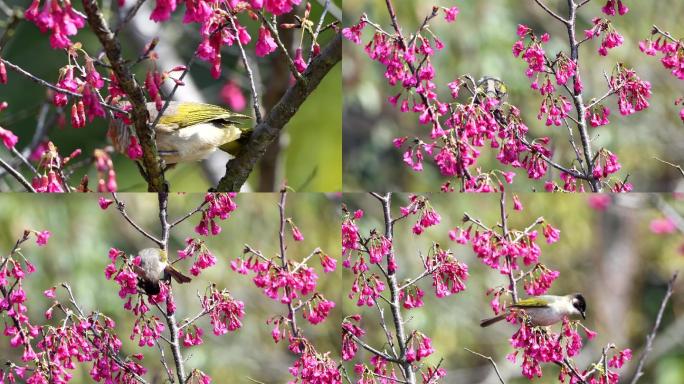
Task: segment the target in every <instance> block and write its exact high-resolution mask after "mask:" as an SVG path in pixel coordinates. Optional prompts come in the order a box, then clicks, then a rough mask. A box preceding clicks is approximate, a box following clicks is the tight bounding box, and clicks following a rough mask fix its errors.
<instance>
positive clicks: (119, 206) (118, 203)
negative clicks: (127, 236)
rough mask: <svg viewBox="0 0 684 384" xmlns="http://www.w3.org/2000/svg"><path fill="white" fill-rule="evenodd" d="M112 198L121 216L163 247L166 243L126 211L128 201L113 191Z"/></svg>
mask: <svg viewBox="0 0 684 384" xmlns="http://www.w3.org/2000/svg"><path fill="white" fill-rule="evenodd" d="M112 198H113V199H114V202H115V204H116V209H117V210H119V212H120V213H121V216H123V218H124V219H126V221H128V223H129V224H130V225H131V226H132V227H133V228H135V229H136V230H137V231H138V232H140V234H142V235H143V236H145V237H147V238H148V239H150V240H152V241H153V242H154V243H155V244H157V245H158V246H159V247H160V248H163V245H164V243H163V242H162V241H161V240H159V239H157V238H156V237H155V236H153V235H151V234H150V233H148V232H147V231H145V230H144V229H143V228H142V227H141V226H139V225H138V224H137V223H136V222H135V221H133V219H132V218H131V217H130V216H128V212H126V203H124V202H123V201H121V200H119V197H118V196H117V194H116V192H112Z"/></svg>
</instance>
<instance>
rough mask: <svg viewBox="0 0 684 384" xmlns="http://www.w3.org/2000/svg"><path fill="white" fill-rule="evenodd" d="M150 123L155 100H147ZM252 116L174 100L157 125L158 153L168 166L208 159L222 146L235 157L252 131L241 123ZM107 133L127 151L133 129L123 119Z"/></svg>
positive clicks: (207, 105) (115, 145)
mask: <svg viewBox="0 0 684 384" xmlns="http://www.w3.org/2000/svg"><path fill="white" fill-rule="evenodd" d="M147 110H148V112H149V114H150V123H152V122H154V121H155V120H156V118H157V116H158V113H159V112H158V111H157V108H156V107H155V104H154V103H147ZM250 119H251V117H249V116H247V115H242V114H239V113H235V112H233V111H231V110H229V109H227V108H223V107H220V106H217V105H212V104H203V103H193V102H186V101H172V102H170V103H169V106H168V108H166V110H165V111H164V114H163V115H162V117H161V118H160V119H159V122H158V123H157V125H156V126H155V128H154V131H155V137H156V141H157V150H158V151H159V156H161V158H162V159H163V160H164V162H165V163H166V165H169V166H171V165H174V164H177V163H183V162H193V161H200V160H204V159H206V158H207V157H208V156H209V155H211V154H212V153H214V152H215V151H216V150H217V149H220V150H222V151H224V152H226V153H228V154H229V155H230V158H231V159H232V158H234V157H235V156H237V155H238V153H240V151H241V149H242V147H243V145H244V144H245V143H246V142H247V140H248V139H249V136H250V135H251V133H252V127H251V125H250V126H243V125H242V124H243V123H244V122H246V121H248V120H250ZM107 136H108V137H109V138H110V139H111V141H112V144H113V145H114V148H115V149H116V150H117V151H119V152H121V153H126V151H127V150H128V147H129V144H130V138H131V129H129V127H128V126H127V125H125V124H124V123H123V122H122V121H121V120H114V122H113V123H112V124H110V127H109V132H108V133H107Z"/></svg>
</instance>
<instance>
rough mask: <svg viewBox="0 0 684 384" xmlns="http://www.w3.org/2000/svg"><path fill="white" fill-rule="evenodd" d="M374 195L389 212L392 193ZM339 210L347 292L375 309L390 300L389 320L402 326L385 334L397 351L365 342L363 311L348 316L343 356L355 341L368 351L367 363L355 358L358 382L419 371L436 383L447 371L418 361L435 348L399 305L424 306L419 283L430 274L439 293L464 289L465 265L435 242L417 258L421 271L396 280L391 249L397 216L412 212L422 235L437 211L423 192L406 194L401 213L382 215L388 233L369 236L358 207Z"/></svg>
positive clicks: (350, 355) (351, 354)
mask: <svg viewBox="0 0 684 384" xmlns="http://www.w3.org/2000/svg"><path fill="white" fill-rule="evenodd" d="M374 196H375V197H376V198H377V199H379V200H380V201H381V203H382V206H383V209H384V210H385V214H386V215H391V194H388V195H385V196H384V197H383V196H380V195H374ZM343 213H344V217H343V220H342V224H341V228H342V257H343V262H342V265H343V266H344V267H345V268H347V269H349V270H350V271H351V272H352V273H353V275H354V280H353V282H352V285H351V289H350V292H349V295H348V297H349V298H350V299H355V301H356V305H357V306H358V307H367V308H377V309H378V310H379V311H382V309H381V307H382V306H383V305H384V303H386V302H391V303H392V304H390V305H396V307H394V308H390V309H391V311H389V312H391V316H392V317H393V318H394V323H393V324H397V322H399V323H402V325H401V329H395V331H396V333H397V338H398V339H397V340H393V339H392V338H391V335H390V334H386V335H387V337H388V340H387V343H388V344H387V345H395V343H396V345H398V347H399V349H400V352H401V353H399V354H396V353H397V352H394V353H395V354H393V352H388V351H387V350H385V351H380V350H378V349H374V348H372V347H371V346H369V345H368V344H366V342H364V341H363V339H362V338H363V336H364V335H365V334H366V332H367V331H366V329H364V325H363V324H362V315H361V314H355V315H351V316H347V317H346V318H345V319H344V321H343V322H342V359H343V360H345V361H352V360H354V359H355V357H356V355H357V352H358V350H359V346H361V347H363V348H364V349H366V350H367V351H369V352H370V359H369V363H367V364H366V363H362V362H358V363H356V364H355V366H354V373H355V374H356V377H357V378H358V381H357V382H359V383H378V382H379V383H390V382H393V380H406V381H407V382H411V383H413V382H415V379H414V378H413V375H414V374H417V373H416V372H420V374H421V376H422V378H423V382H424V383H434V382H436V380H438V379H439V378H441V377H443V376H445V375H446V371H445V370H444V369H443V368H440V367H439V365H437V366H434V365H430V364H426V363H424V362H423V361H422V359H424V358H426V357H428V356H431V355H432V354H433V353H434V352H435V350H434V348H433V347H432V340H431V339H430V337H429V336H428V335H426V334H425V333H423V332H421V331H420V330H413V331H411V332H410V333H408V332H405V330H404V329H403V327H404V324H403V322H404V321H403V320H402V315H401V309H400V308H403V309H404V310H407V311H408V310H414V309H416V308H420V307H422V306H423V297H424V296H425V291H424V290H423V289H421V288H420V286H419V285H418V282H419V281H420V280H422V279H424V278H425V279H427V278H431V279H432V286H433V287H434V289H435V296H436V297H438V298H443V297H446V296H449V295H452V294H455V293H458V292H461V291H463V290H464V289H465V288H466V287H465V282H466V281H467V279H468V266H467V265H466V264H465V263H462V262H460V261H459V260H457V259H456V257H455V256H454V254H453V253H452V252H451V251H449V250H447V249H442V248H441V247H440V246H439V244H435V245H433V247H432V248H431V249H430V250H429V251H428V254H427V256H426V257H424V258H422V259H421V260H422V264H423V265H422V266H423V268H424V270H423V271H422V272H421V273H420V274H418V276H417V277H414V278H411V279H409V278H407V279H406V280H404V281H399V280H398V279H397V276H396V275H397V273H398V272H399V271H400V260H398V258H397V256H396V255H395V251H394V249H393V244H392V237H393V229H392V228H393V226H394V224H396V223H397V222H399V221H401V220H404V221H405V220H409V219H410V218H411V217H415V218H416V221H415V223H414V224H413V226H412V229H411V232H412V233H413V235H414V236H420V235H421V234H423V233H424V232H425V230H426V229H427V228H430V227H433V226H435V225H437V224H439V222H440V220H441V217H440V215H439V213H437V211H436V210H435V209H434V207H432V205H431V204H430V202H429V200H428V199H427V198H426V197H424V196H418V195H410V196H409V201H408V204H407V205H406V206H404V207H400V216H399V217H397V218H395V219H393V218H392V217H391V216H385V223H386V225H388V226H389V227H386V228H385V230H386V231H387V230H388V228H390V229H389V232H380V231H378V230H376V229H371V230H370V231H369V232H368V235H362V234H361V231H360V229H359V221H361V220H362V219H363V217H364V212H363V211H362V210H356V211H354V212H351V211H349V210H348V209H347V208H346V207H344V206H343ZM401 271H402V272H404V271H403V270H401ZM388 297H389V298H388ZM380 321H381V323H382V324H383V326H384V327H389V326H390V325H389V324H392V322H389V321H388V322H387V323H385V317H384V316H381V320H380ZM395 326H396V325H395ZM406 333H408V335H406Z"/></svg>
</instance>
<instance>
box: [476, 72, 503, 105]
mask: <svg viewBox="0 0 684 384" xmlns="http://www.w3.org/2000/svg"><path fill="white" fill-rule="evenodd" d="M476 91H477V93H478V94H479V95H483V96H485V97H486V98H488V99H497V100H499V104H502V103H504V102H505V101H506V99H507V98H508V89H507V88H506V84H504V82H503V81H501V79H499V78H497V77H492V76H484V77H482V78H481V79H480V80H479V81H478V82H477V89H476Z"/></svg>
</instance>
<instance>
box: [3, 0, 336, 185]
mask: <svg viewBox="0 0 684 384" xmlns="http://www.w3.org/2000/svg"><path fill="white" fill-rule="evenodd" d="M7 3H8V4H9V5H10V6H17V7H19V8H21V9H26V8H27V7H28V5H29V4H30V3H31V2H30V1H29V0H9V1H7ZM333 3H336V4H338V5H340V4H341V0H335V1H333ZM73 4H74V7H75V8H76V9H79V10H80V9H81V8H82V6H81V4H80V2H78V1H77V2H74V3H73ZM154 4H155V3H154V2H149V4H144V5H143V9H142V10H141V11H140V12H139V13H138V14H137V16H136V17H137V18H141V19H142V22H141V24H142V28H143V31H144V32H149V33H150V34H151V36H152V37H154V36H156V37H159V38H160V44H159V46H158V47H159V48H158V52H159V54H160V56H162V55H164V54H166V53H167V52H173V54H174V55H175V56H176V57H177V58H178V60H179V61H178V62H173V63H171V64H170V66H169V67H161V68H160V70H170V69H171V68H172V67H173V66H176V65H186V64H187V62H188V61H189V60H190V57H191V56H192V53H193V52H194V50H195V49H196V48H197V45H198V44H199V42H200V40H199V33H198V29H199V26H198V24H183V23H182V17H183V14H184V13H185V6H184V5H179V7H178V9H177V10H176V11H175V12H174V13H173V16H172V18H171V19H170V20H169V21H167V22H164V23H161V24H155V23H154V22H152V21H149V20H147V18H146V14H145V13H144V12H145V10H146V11H147V14H149V11H150V8H149V7H150V6H154ZM101 8H102V9H103V10H104V11H105V15H106V16H107V17H108V18H109V21H110V24H112V25H116V20H117V15H116V10H117V9H118V8H117V6H116V2H115V1H110V0H105V1H104V2H102V3H101ZM321 10H322V7H321V6H319V5H313V7H312V12H311V17H312V18H313V20H316V21H318V18H319V17H320V14H321ZM298 13H299V14H301V13H302V12H299V11H298ZM3 19H4V15H3ZM240 20H241V22H242V23H243V24H244V25H245V26H247V27H248V30H249V32H250V35H252V36H253V38H252V42H251V43H250V44H249V46H248V47H247V52H248V53H250V54H251V56H252V57H251V60H252V62H253V64H254V61H256V64H257V66H256V67H255V68H254V70H255V71H257V74H258V76H259V79H261V83H259V84H257V87H258V88H259V91H260V95H261V97H262V98H264V97H265V96H266V93H268V91H269V89H270V88H273V87H278V84H279V83H283V82H282V81H280V80H283V79H282V77H283V76H286V77H287V78H289V76H290V75H289V73H282V72H280V71H279V70H280V68H281V67H282V65H279V64H280V63H279V62H280V61H281V59H280V58H281V56H280V55H277V54H273V55H270V56H268V57H266V58H258V59H257V58H256V57H255V56H254V55H253V51H254V42H256V36H257V28H258V26H259V24H258V23H256V22H254V21H253V20H250V19H249V18H247V17H241V19H240ZM333 20H334V19H333V18H332V17H331V16H330V15H329V14H328V16H327V18H326V22H332V21H333ZM131 24H133V23H131ZM144 28H147V29H144ZM150 28H151V31H150ZM130 29H131V27H130V26H129V27H128V28H127V29H124V32H123V33H122V36H121V44H122V47H123V50H124V57H126V58H128V59H132V60H134V59H135V58H137V57H138V56H139V55H140V54H142V52H143V51H144V45H145V44H146V43H147V42H148V41H149V40H151V37H150V39H149V40H145V42H144V43H141V39H145V37H142V38H141V36H140V34H141V33H140V30H138V29H136V30H135V33H132V32H131V33H128V32H127V31H129V30H130ZM1 30H4V25H2V24H0V31H1ZM292 35H293V41H294V42H295V43H294V44H296V45H297V46H298V42H299V36H300V33H299V31H297V32H295V33H294V34H292ZM48 36H49V35H48V34H41V33H40V32H39V30H38V28H37V27H36V26H35V25H34V24H32V23H30V22H21V23H20V25H19V27H18V28H17V30H16V34H15V35H14V37H13V38H11V39H10V41H9V43H8V45H7V46H6V48H5V49H4V50H3V52H2V57H3V58H5V59H7V60H9V61H10V62H13V63H15V64H17V65H19V66H20V67H22V68H24V69H26V70H28V71H29V72H31V73H32V74H34V75H36V76H38V77H40V78H42V79H45V80H46V81H49V82H52V83H56V82H57V79H58V74H59V73H58V70H59V68H60V67H62V66H64V65H66V63H67V55H66V52H65V51H59V50H54V49H52V48H50V44H49V41H48ZM332 36H333V33H331V31H327V32H324V33H322V34H321V36H320V44H321V46H325V43H327V42H328V41H329V40H330V38H331V37H332ZM72 41H74V42H75V41H82V42H83V43H84V46H83V48H84V49H85V50H87V52H88V54H89V55H90V56H93V57H94V56H96V55H97V54H98V52H99V50H100V49H101V48H100V47H101V46H100V44H99V41H98V40H97V39H96V37H95V36H94V35H93V34H92V33H90V31H89V29H88V27H87V26H86V28H84V29H82V30H81V31H80V33H79V34H78V35H77V36H75V37H72ZM309 44H310V38H307V39H306V40H305V45H306V50H308V46H309ZM222 53H223V62H222V69H223V71H222V77H221V78H220V79H218V80H216V79H214V78H213V77H211V75H210V73H209V69H210V67H209V65H208V64H207V63H206V62H203V61H201V60H197V61H196V62H195V63H194V65H193V67H192V68H191V71H190V73H189V74H188V76H187V77H186V79H188V78H190V77H191V78H192V81H193V82H194V83H195V85H196V86H197V88H199V90H200V96H201V97H202V98H203V99H204V101H205V102H209V103H214V104H219V105H225V104H223V102H222V101H221V98H220V97H219V94H220V91H221V88H222V87H223V85H224V84H225V83H226V82H227V81H229V80H231V81H234V82H236V83H237V84H239V85H240V87H241V88H242V91H243V93H244V95H245V97H246V98H247V101H248V104H247V107H246V108H245V110H243V111H242V112H244V113H247V114H250V115H253V114H254V112H253V110H252V109H251V104H250V101H249V100H250V92H249V82H248V78H247V76H246V72H245V71H244V69H243V65H242V62H241V59H240V57H239V50H238V48H237V47H236V46H235V47H230V48H224V49H223V51H222ZM167 57H168V56H167ZM253 66H254V65H253ZM150 67H151V66H148V64H141V65H138V66H137V67H136V70H135V74H136V76H137V79H138V81H139V82H141V83H142V81H143V80H144V79H145V73H146V71H147V70H148V68H150ZM340 67H341V66H339V65H338V66H336V67H335V68H333V69H332V70H331V71H330V73H329V74H328V76H326V78H325V79H324V80H323V82H322V83H321V84H320V85H319V87H318V89H317V90H316V91H315V92H314V93H313V94H312V95H311V97H310V98H309V99H308V100H307V101H306V102H305V103H304V104H303V105H302V107H301V109H300V110H299V112H298V113H297V115H296V116H295V117H294V118H293V119H292V120H291V121H290V122H289V123H288V125H287V127H286V128H285V129H284V131H283V133H282V135H281V139H280V150H277V149H275V150H274V149H273V148H271V149H270V150H269V151H270V152H273V153H274V154H275V153H277V155H274V156H273V158H271V157H268V156H267V160H264V161H263V162H262V163H261V164H260V165H259V166H258V167H257V168H255V172H253V174H252V175H251V176H250V179H249V180H248V184H249V186H250V189H251V190H256V191H266V192H268V191H273V190H276V189H277V188H278V185H279V184H280V183H281V182H282V181H283V180H285V179H286V180H288V183H289V184H290V185H292V187H293V188H297V190H301V191H321V192H328V191H338V190H341V188H342V149H341V148H342V134H341V121H342V111H341V104H342V90H341V85H340V84H341V68H340ZM8 71H9V73H8V77H9V82H8V84H6V85H3V86H2V87H0V101H7V102H8V103H9V108H8V109H7V110H5V111H4V112H2V113H0V126H2V127H4V128H7V129H10V130H12V131H13V132H14V133H15V134H16V135H17V136H19V137H20V141H19V144H18V148H19V149H21V148H23V147H24V146H25V145H26V144H28V142H29V141H30V139H31V136H32V135H33V133H34V131H35V127H36V121H37V116H38V111H39V109H40V106H41V105H42V103H43V101H44V100H45V89H44V88H43V87H41V86H39V85H38V84H36V83H34V82H32V81H31V80H29V79H26V78H24V77H22V76H20V75H18V74H16V73H14V72H12V71H10V70H9V69H8ZM167 82H168V83H172V82H171V81H170V80H169V81H167ZM182 93H183V88H182V87H181V88H179V90H178V91H177V93H176V95H177V97H179V96H180V98H181V99H187V97H185V98H183V97H182ZM70 105H71V104H69V105H68V108H70ZM264 109H265V108H264V101H262V111H263V110H264ZM69 111H70V109H67V120H66V121H67V124H66V127H64V128H58V127H57V126H56V125H55V124H52V126H50V128H49V138H50V140H52V141H53V142H54V143H55V144H56V145H57V146H58V148H59V150H60V154H63V155H65V156H66V155H68V154H70V153H71V152H72V151H73V150H75V149H77V148H81V149H82V150H83V154H82V155H81V156H80V158H79V159H81V160H82V159H85V158H89V157H90V156H92V153H93V149H95V148H103V147H104V146H105V145H108V144H109V143H108V140H107V139H106V136H105V134H106V130H107V126H108V122H107V121H105V120H103V119H96V120H95V121H94V122H93V123H92V124H91V123H89V124H86V127H85V128H83V129H80V130H75V129H74V128H72V127H71V125H70V124H69V116H70V112H69ZM266 111H267V110H266ZM53 112H54V108H52V109H51V114H52V113H53ZM276 147H277V146H276ZM0 156H2V157H3V158H8V157H9V154H8V153H7V152H6V151H4V150H3V151H0ZM114 165H115V168H116V172H117V175H118V184H119V190H120V191H146V190H147V187H146V185H145V184H144V181H143V179H142V177H141V176H140V174H139V173H138V169H137V167H136V166H135V164H134V163H133V162H132V161H130V160H129V159H128V158H126V157H125V156H122V155H118V154H117V155H115V156H114ZM216 166H217V167H219V171H222V170H223V171H224V170H225V162H224V163H222V164H217V165H216ZM273 168H276V171H275V174H276V175H275V177H273V176H271V177H269V178H268V179H269V180H267V181H264V180H263V179H261V178H260V173H263V172H265V171H263V170H264V169H273ZM85 172H88V174H89V176H90V179H91V188H93V189H95V187H96V186H97V179H96V172H95V171H94V167H92V166H87V167H85V168H80V169H78V170H77V172H76V173H75V175H74V176H73V178H72V181H73V183H74V184H77V182H78V180H80V177H81V176H82V175H83V173H85ZM220 175H223V172H221V173H220ZM167 178H168V180H169V181H170V183H171V189H172V190H173V191H188V192H203V191H206V190H207V189H208V188H210V187H212V186H213V185H211V182H210V180H209V179H208V177H207V175H206V174H205V173H204V171H203V169H202V167H201V166H200V163H194V164H182V165H179V166H177V167H176V168H175V169H173V170H170V171H169V172H167Z"/></svg>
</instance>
